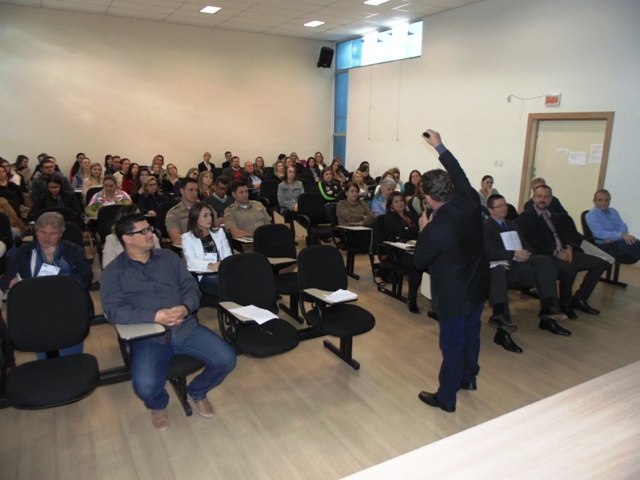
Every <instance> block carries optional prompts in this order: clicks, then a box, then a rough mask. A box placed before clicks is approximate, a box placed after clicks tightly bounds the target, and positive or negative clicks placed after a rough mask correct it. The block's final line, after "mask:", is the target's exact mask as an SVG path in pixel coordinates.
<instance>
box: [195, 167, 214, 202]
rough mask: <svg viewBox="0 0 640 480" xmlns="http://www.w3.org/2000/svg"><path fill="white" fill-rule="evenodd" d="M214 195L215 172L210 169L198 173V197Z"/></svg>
mask: <svg viewBox="0 0 640 480" xmlns="http://www.w3.org/2000/svg"><path fill="white" fill-rule="evenodd" d="M211 195H213V173H211V172H210V171H209V170H205V171H202V172H200V174H199V175H198V199H199V200H205V199H206V198H209V197H210V196H211Z"/></svg>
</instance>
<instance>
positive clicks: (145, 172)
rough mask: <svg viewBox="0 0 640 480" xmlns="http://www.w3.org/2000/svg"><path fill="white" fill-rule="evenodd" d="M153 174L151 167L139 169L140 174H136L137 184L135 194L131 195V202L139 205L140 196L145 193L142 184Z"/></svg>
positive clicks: (134, 187)
mask: <svg viewBox="0 0 640 480" xmlns="http://www.w3.org/2000/svg"><path fill="white" fill-rule="evenodd" d="M152 175H153V174H152V173H151V169H150V168H149V167H144V166H143V167H139V168H138V173H137V174H136V182H135V184H134V185H133V193H131V200H132V201H133V203H138V196H139V195H142V193H144V190H143V188H142V184H143V183H144V182H145V181H146V179H147V178H149V177H151V176H152Z"/></svg>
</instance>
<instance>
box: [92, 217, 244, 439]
mask: <svg viewBox="0 0 640 480" xmlns="http://www.w3.org/2000/svg"><path fill="white" fill-rule="evenodd" d="M115 233H116V236H117V237H118V240H119V241H120V242H121V243H122V245H123V247H124V252H123V253H121V254H120V255H119V256H118V257H116V258H115V260H113V261H112V262H111V263H110V264H109V265H108V266H107V267H106V268H105V270H104V272H103V275H102V283H101V288H100V296H101V299H102V305H103V308H104V312H105V314H106V316H107V318H108V319H109V321H110V322H111V323H152V322H155V323H159V324H161V325H164V326H165V327H166V331H165V333H163V334H162V335H159V336H154V337H147V338H143V339H140V340H132V341H131V376H132V382H133V389H134V391H135V392H136V395H138V397H140V398H141V399H142V401H143V402H144V404H145V406H146V407H147V408H149V409H150V410H151V418H152V423H153V426H154V427H155V428H156V429H157V430H160V431H163V430H166V429H167V428H169V417H168V414H167V408H166V407H167V404H168V403H169V395H168V394H167V391H166V390H165V379H166V374H167V369H168V367H169V362H170V361H171V357H172V356H173V355H174V354H178V353H181V354H186V355H190V356H192V357H194V358H197V359H198V360H200V361H202V362H203V363H205V365H206V366H205V368H204V370H203V371H202V372H201V373H200V374H199V375H197V376H196V377H195V378H194V379H193V380H192V381H191V383H190V384H189V386H188V387H187V393H188V394H189V396H190V397H191V399H192V400H193V401H194V403H195V406H196V411H197V412H198V414H199V415H201V416H203V417H206V418H210V417H212V416H213V406H212V405H211V403H210V402H209V400H208V399H207V392H209V390H211V389H212V388H214V387H215V386H217V385H219V384H220V383H222V381H223V380H224V378H225V377H226V376H227V375H228V374H229V372H231V370H233V368H234V367H235V365H236V354H235V351H234V350H233V348H232V347H231V346H230V345H229V344H228V343H227V342H225V341H224V340H223V339H222V338H221V337H220V336H218V335H217V334H215V333H214V332H212V331H211V330H209V329H208V328H206V327H204V326H202V325H200V324H199V323H198V321H197V319H196V316H195V314H194V312H195V311H196V309H197V308H198V306H199V304H200V290H199V288H198V283H197V282H196V279H195V278H194V277H193V276H191V274H190V273H189V272H188V271H187V269H186V268H185V266H184V264H183V263H182V261H181V260H180V258H179V257H178V256H177V255H176V254H175V253H173V252H171V251H169V250H162V249H154V241H153V228H152V227H150V226H149V223H148V222H147V220H146V218H145V217H144V215H141V214H135V215H128V216H125V217H123V218H122V219H120V220H119V221H118V223H117V224H116V229H115Z"/></svg>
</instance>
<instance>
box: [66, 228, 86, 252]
mask: <svg viewBox="0 0 640 480" xmlns="http://www.w3.org/2000/svg"><path fill="white" fill-rule="evenodd" d="M62 239H63V240H66V241H67V242H71V243H75V244H76V245H78V246H79V247H80V248H82V249H84V234H83V233H82V230H81V229H80V227H79V226H78V224H77V223H75V222H73V221H65V222H64V232H63V233H62Z"/></svg>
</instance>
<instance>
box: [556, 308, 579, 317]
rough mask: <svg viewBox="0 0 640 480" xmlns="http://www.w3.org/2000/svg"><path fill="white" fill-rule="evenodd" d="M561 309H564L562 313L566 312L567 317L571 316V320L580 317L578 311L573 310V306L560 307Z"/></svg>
mask: <svg viewBox="0 0 640 480" xmlns="http://www.w3.org/2000/svg"><path fill="white" fill-rule="evenodd" d="M560 310H561V311H562V313H564V314H565V315H566V316H567V318H570V319H571V320H577V319H578V315H576V312H575V311H574V310H573V308H571V307H560Z"/></svg>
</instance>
